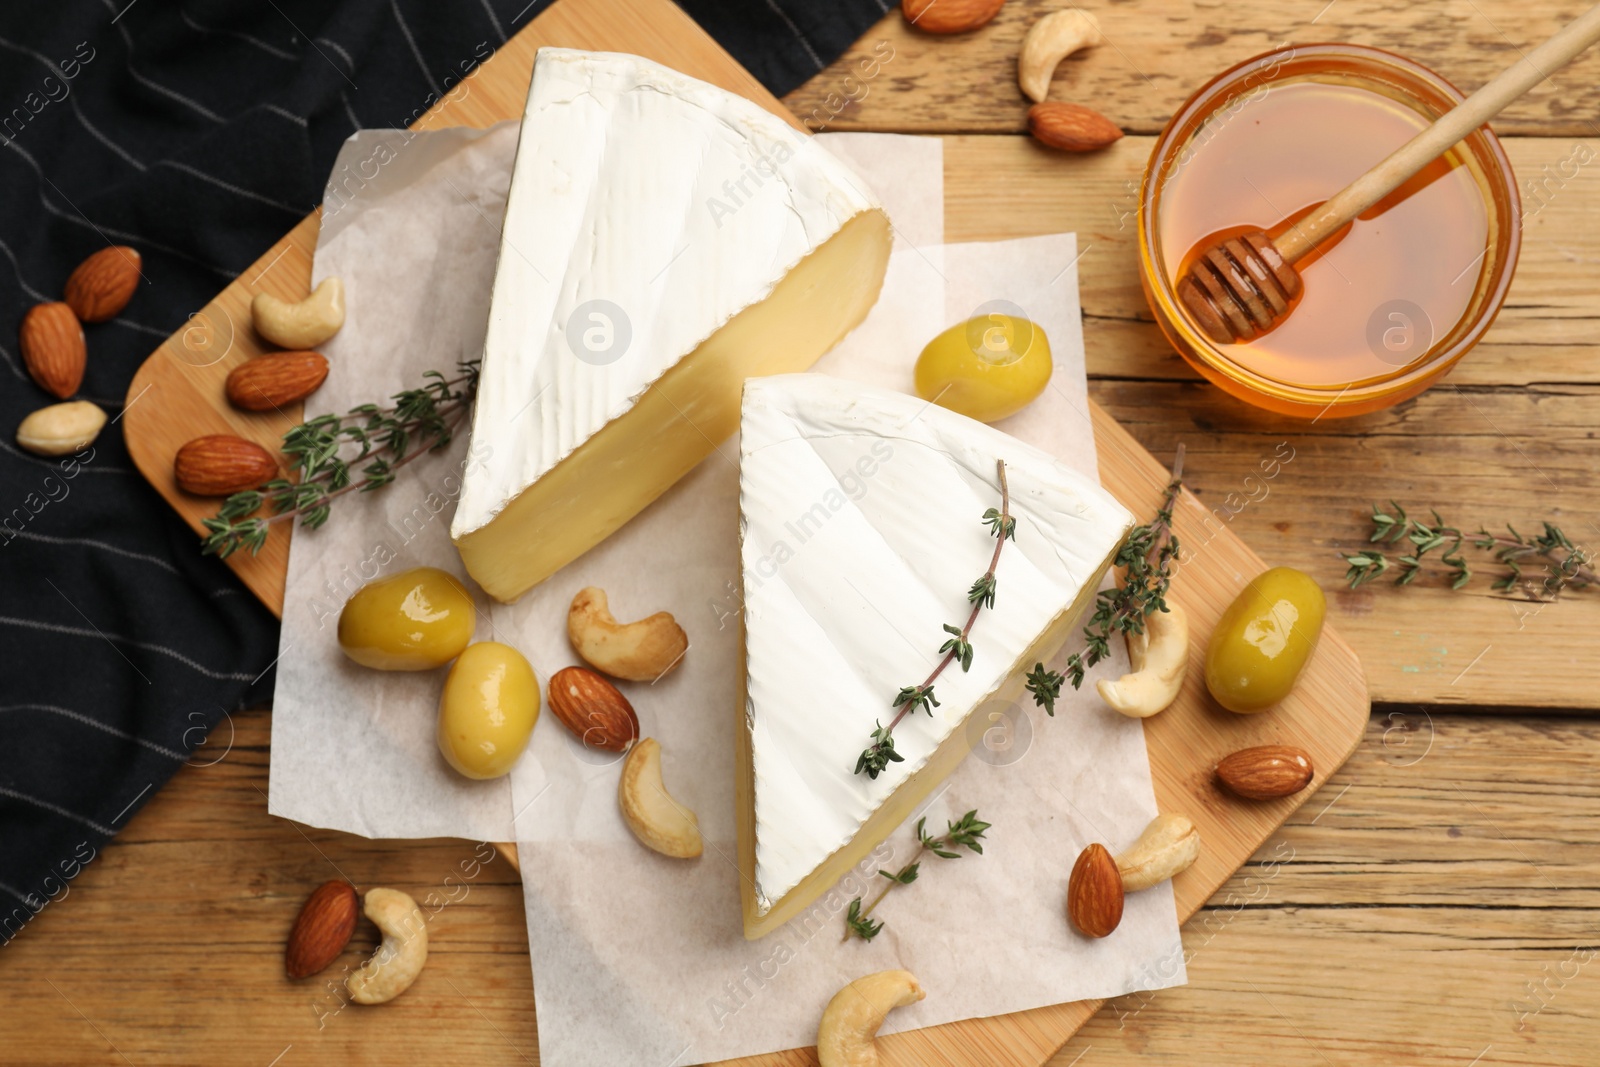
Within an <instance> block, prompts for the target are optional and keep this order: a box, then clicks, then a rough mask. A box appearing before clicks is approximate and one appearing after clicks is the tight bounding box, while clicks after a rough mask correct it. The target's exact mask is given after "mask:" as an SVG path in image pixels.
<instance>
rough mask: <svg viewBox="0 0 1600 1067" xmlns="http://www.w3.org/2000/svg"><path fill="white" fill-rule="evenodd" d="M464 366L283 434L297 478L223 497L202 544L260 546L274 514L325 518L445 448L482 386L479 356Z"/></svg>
mask: <svg viewBox="0 0 1600 1067" xmlns="http://www.w3.org/2000/svg"><path fill="white" fill-rule="evenodd" d="M460 367H461V371H462V373H461V374H460V375H459V376H458V377H455V378H451V379H448V380H447V379H446V378H445V376H444V375H443V374H441V373H439V372H438V371H436V370H431V371H428V373H427V374H425V375H424V376H423V377H424V380H425V384H423V385H422V386H420V387H419V388H416V389H406V390H404V391H402V392H399V393H396V394H394V396H393V397H391V399H392V400H393V401H394V404H393V405H392V406H390V407H386V408H380V407H379V406H378V405H377V404H362V405H360V406H359V407H354V408H351V409H350V411H349V412H348V413H347V414H344V415H319V416H317V417H316V418H314V419H310V420H308V421H306V422H303V423H301V424H300V425H298V426H296V427H294V428H293V429H291V430H290V431H289V432H288V433H286V434H284V435H283V446H282V449H281V451H282V452H283V454H284V455H286V456H288V457H289V459H290V464H289V469H290V474H291V476H292V480H291V479H290V478H277V479H274V480H272V481H270V482H266V483H265V484H263V485H261V486H258V487H257V488H255V489H246V490H244V491H242V492H238V493H234V494H233V495H232V496H230V497H228V498H227V499H226V500H224V501H223V502H222V506H221V507H220V508H218V510H217V514H216V515H215V516H213V517H212V518H209V519H205V520H202V521H203V525H204V526H205V528H206V530H207V531H208V532H207V535H206V538H205V540H204V541H202V542H201V543H200V549H201V551H202V552H204V553H205V554H206V555H217V556H222V557H224V558H226V557H227V556H230V555H232V554H233V553H234V552H236V551H238V550H239V549H241V548H248V549H249V550H250V551H251V552H259V551H261V546H262V545H264V544H266V541H267V530H268V528H269V527H270V526H271V525H272V524H273V523H275V522H282V521H285V520H293V519H295V518H299V520H300V524H301V525H302V526H308V527H312V528H315V527H318V526H321V525H322V524H323V523H325V522H327V521H328V516H329V514H330V513H331V505H332V503H333V501H334V500H336V499H338V498H339V497H341V496H343V495H345V494H346V493H350V492H360V493H369V492H372V491H373V490H375V489H381V488H383V487H384V486H386V485H388V484H389V483H391V482H393V481H394V479H395V474H396V473H397V472H398V471H399V470H400V468H402V467H404V466H405V465H406V464H408V463H411V462H413V461H414V460H416V459H417V457H419V456H421V455H423V454H425V453H428V452H437V451H439V450H440V449H442V448H444V447H445V446H446V445H448V444H449V443H450V441H451V438H452V437H453V436H454V434H455V431H456V429H457V428H458V427H459V426H460V425H461V422H462V420H464V419H465V418H466V416H467V412H468V410H469V408H470V406H471V404H472V398H473V397H474V396H475V395H476V394H477V391H478V367H479V361H478V360H475V359H474V360H469V361H467V362H464V363H461V364H460ZM358 467H359V471H357V468H358ZM357 473H359V475H360V477H359V478H358V477H357V476H356V474H357ZM263 505H266V506H267V507H268V508H270V509H271V510H272V514H271V515H270V516H267V517H261V516H259V515H257V514H256V513H257V512H258V511H260V510H261V508H262V506H263Z"/></svg>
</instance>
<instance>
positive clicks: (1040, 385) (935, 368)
mask: <svg viewBox="0 0 1600 1067" xmlns="http://www.w3.org/2000/svg"><path fill="white" fill-rule="evenodd" d="M1053 369H1054V364H1053V363H1052V362H1051V357H1050V340H1049V338H1047V337H1046V336H1045V335H1044V330H1043V328H1041V327H1040V326H1038V325H1037V324H1035V323H1032V322H1029V321H1028V320H1027V319H1023V318H1018V317H1017V316H1015V315H1002V314H1000V313H998V312H994V313H991V314H989V315H986V316H984V317H982V318H976V319H969V320H967V321H966V322H963V323H960V324H958V325H955V326H952V327H950V328H949V329H948V330H946V331H944V332H943V333H941V334H940V335H939V336H938V337H935V338H934V339H933V340H931V341H929V342H928V347H926V348H924V349H923V350H922V355H920V356H918V357H917V367H916V386H917V395H918V396H920V397H922V399H924V400H927V401H931V402H932V403H935V404H938V405H939V406H940V407H943V408H949V409H950V410H951V411H957V412H960V413H961V414H963V415H965V416H967V417H968V418H971V419H977V420H978V421H979V422H997V421H998V420H1000V419H1003V418H1005V417H1006V416H1007V415H1014V414H1016V413H1017V412H1019V411H1021V410H1022V409H1023V408H1025V407H1027V406H1028V405H1029V404H1031V403H1032V402H1033V401H1034V400H1035V399H1036V398H1037V397H1038V396H1039V394H1040V393H1042V392H1044V387H1045V386H1046V385H1048V384H1050V372H1051V371H1052V370H1053Z"/></svg>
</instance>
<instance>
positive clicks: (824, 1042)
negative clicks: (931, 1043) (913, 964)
mask: <svg viewBox="0 0 1600 1067" xmlns="http://www.w3.org/2000/svg"><path fill="white" fill-rule="evenodd" d="M925 996H927V994H926V993H924V992H923V990H922V987H921V986H920V985H918V984H917V978H916V975H914V974H912V973H911V972H910V971H879V972H877V973H876V974H868V975H863V976H861V977H860V978H857V979H856V980H855V981H853V982H851V983H850V984H849V985H847V986H845V987H844V988H843V989H841V990H839V992H837V993H835V994H834V995H833V999H832V1000H830V1001H828V1006H827V1007H826V1008H824V1009H823V1010H822V1024H821V1025H820V1026H818V1027H817V1059H818V1060H819V1061H821V1064H822V1067H878V1046H877V1044H876V1042H875V1041H874V1040H873V1039H874V1038H876V1037H877V1036H878V1027H880V1026H882V1025H883V1019H884V1016H886V1015H888V1014H889V1012H891V1011H893V1010H894V1009H895V1008H903V1007H905V1006H906V1005H907V1004H915V1003H916V1002H917V1001H919V1000H921V999H922V998H923V997H925Z"/></svg>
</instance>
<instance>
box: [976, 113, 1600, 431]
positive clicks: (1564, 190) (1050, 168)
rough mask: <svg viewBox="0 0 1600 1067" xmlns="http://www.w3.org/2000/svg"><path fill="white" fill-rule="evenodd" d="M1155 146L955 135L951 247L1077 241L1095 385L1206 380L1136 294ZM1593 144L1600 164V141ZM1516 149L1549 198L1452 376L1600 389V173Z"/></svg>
mask: <svg viewBox="0 0 1600 1067" xmlns="http://www.w3.org/2000/svg"><path fill="white" fill-rule="evenodd" d="M1154 143H1155V139H1154V138H1152V137H1125V138H1123V139H1122V140H1121V141H1119V142H1117V143H1116V144H1115V145H1113V146H1112V147H1111V148H1109V149H1107V150H1106V151H1104V152H1099V153H1095V154H1093V155H1086V156H1082V155H1080V156H1073V155H1067V154H1064V153H1060V152H1052V151H1050V150H1048V149H1045V148H1041V147H1039V146H1037V145H1035V144H1034V143H1033V142H1032V141H1031V140H1030V139H1028V138H1025V137H1011V136H1007V137H985V136H962V137H947V138H946V139H945V174H944V179H945V236H946V239H947V240H950V241H992V240H1000V239H1003V238H1008V237H1027V236H1031V235H1033V234H1039V233H1060V232H1062V231H1066V230H1072V231H1074V232H1076V233H1077V234H1078V247H1079V250H1080V254H1081V256H1082V258H1081V259H1080V260H1079V261H1078V274H1079V294H1080V298H1081V300H1082V304H1083V313H1084V334H1085V336H1084V342H1085V345H1086V347H1087V349H1088V356H1089V363H1088V367H1089V375H1090V377H1092V378H1093V377H1114V378H1161V379H1168V380H1174V381H1198V380H1199V376H1198V375H1196V374H1195V372H1194V371H1192V370H1190V369H1189V366H1188V364H1186V363H1184V362H1183V360H1182V359H1180V358H1179V357H1178V356H1177V354H1176V353H1175V352H1174V351H1173V350H1172V348H1171V346H1170V345H1168V344H1167V343H1166V341H1165V340H1164V339H1163V338H1162V336H1161V332H1160V331H1159V330H1158V329H1157V328H1156V327H1155V325H1154V323H1153V321H1152V319H1151V316H1150V309H1149V306H1148V305H1147V304H1146V303H1145V299H1144V294H1143V292H1142V291H1141V290H1140V288H1139V274H1138V252H1137V233H1136V227H1137V220H1136V217H1135V215H1134V210H1135V207H1136V206H1137V203H1138V185H1139V179H1140V176H1141V175H1142V173H1143V171H1144V165H1145V161H1146V160H1147V159H1148V158H1149V156H1150V151H1151V148H1152V147H1153V145H1154ZM1583 143H1584V144H1585V145H1587V146H1588V147H1589V148H1590V149H1591V150H1592V151H1593V153H1594V155H1593V158H1594V159H1596V160H1600V137H1593V138H1591V139H1590V140H1587V141H1584V142H1583ZM1506 151H1507V153H1508V155H1509V156H1510V158H1511V162H1512V165H1513V166H1514V167H1515V169H1516V172H1517V174H1518V175H1519V176H1520V177H1521V178H1522V180H1523V181H1524V183H1527V182H1532V181H1542V182H1544V185H1543V186H1542V187H1541V188H1542V189H1543V191H1541V192H1540V193H1539V197H1538V198H1537V199H1536V198H1535V197H1533V196H1524V200H1525V202H1526V205H1527V214H1526V219H1525V226H1524V233H1523V242H1522V258H1521V261H1520V263H1519V265H1518V268H1517V274H1516V279H1515V281H1514V282H1513V283H1512V287H1511V292H1510V294H1509V297H1508V299H1507V302H1506V306H1505V308H1504V309H1503V310H1502V311H1501V313H1500V316H1499V318H1498V319H1496V320H1495V324H1494V326H1493V328H1492V329H1491V330H1490V331H1489V333H1488V335H1487V336H1486V338H1485V340H1484V343H1483V344H1481V345H1479V346H1478V347H1477V348H1476V349H1475V350H1474V351H1472V352H1471V353H1469V354H1468V355H1467V356H1466V358H1465V359H1463V360H1462V361H1461V363H1460V364H1458V365H1457V366H1456V368H1455V370H1453V371H1452V372H1451V374H1450V376H1449V377H1448V378H1447V379H1445V380H1446V381H1447V382H1449V383H1450V384H1451V385H1473V386H1480V385H1506V386H1520V385H1529V384H1534V383H1552V382H1560V383H1579V382H1581V383H1590V384H1594V383H1600V347H1597V346H1600V331H1596V330H1595V328H1594V323H1595V319H1596V314H1595V309H1594V286H1593V283H1592V279H1591V275H1592V274H1593V270H1592V269H1591V268H1592V265H1593V264H1596V263H1600V166H1592V165H1591V166H1584V167H1581V168H1579V169H1578V170H1577V171H1576V174H1575V175H1574V176H1573V177H1572V178H1570V179H1568V180H1566V181H1565V182H1558V181H1557V179H1556V178H1555V177H1547V175H1557V176H1558V175H1559V174H1560V173H1561V172H1562V171H1561V168H1562V167H1563V166H1565V167H1566V169H1567V170H1569V171H1570V170H1571V169H1572V164H1571V163H1570V162H1569V157H1571V155H1572V151H1573V147H1572V143H1571V142H1569V141H1566V140H1553V139H1546V138H1528V137H1517V138H1509V139H1507V141H1506ZM997 174H999V175H1003V176H1004V177H1003V179H1001V180H996V177H995V176H996V175H997ZM1063 266H1065V264H1063ZM1234 406H1237V407H1241V408H1242V407H1243V405H1234ZM1347 429H1349V428H1348V427H1347ZM1352 436H1354V434H1353V433H1352Z"/></svg>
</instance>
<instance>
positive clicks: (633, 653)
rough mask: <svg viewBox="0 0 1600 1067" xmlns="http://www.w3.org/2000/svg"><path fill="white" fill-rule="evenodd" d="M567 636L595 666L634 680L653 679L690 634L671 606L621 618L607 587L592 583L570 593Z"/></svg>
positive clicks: (686, 645) (685, 646) (675, 658)
mask: <svg viewBox="0 0 1600 1067" xmlns="http://www.w3.org/2000/svg"><path fill="white" fill-rule="evenodd" d="M567 639H568V640H569V641H571V642H572V647H573V649H574V650H575V651H576V652H577V653H578V655H580V656H582V657H583V659H584V662H586V663H588V664H589V665H590V666H591V667H593V668H595V669H596V670H598V671H604V672H605V673H606V674H609V675H611V677H613V678H625V679H627V680H628V681H630V682H653V681H655V680H656V679H657V678H659V677H661V676H662V675H663V674H666V673H667V672H668V671H670V670H671V669H672V668H673V667H675V666H677V663H678V661H679V660H681V659H682V658H683V654H684V653H685V652H687V651H688V650H689V637H688V635H687V634H685V633H684V632H683V627H681V626H679V625H678V622H677V620H676V619H674V618H673V617H672V614H671V613H670V612H666V611H658V612H656V613H655V614H654V615H651V616H650V617H649V618H645V619H640V620H638V621H637V622H629V623H620V622H618V621H617V620H616V619H614V618H613V617H612V615H611V609H610V607H609V606H608V605H607V603H606V593H605V590H604V589H597V588H595V587H594V586H592V585H591V586H589V587H588V588H587V589H580V590H578V595H577V596H575V597H573V598H572V607H570V608H568V609H567Z"/></svg>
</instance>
